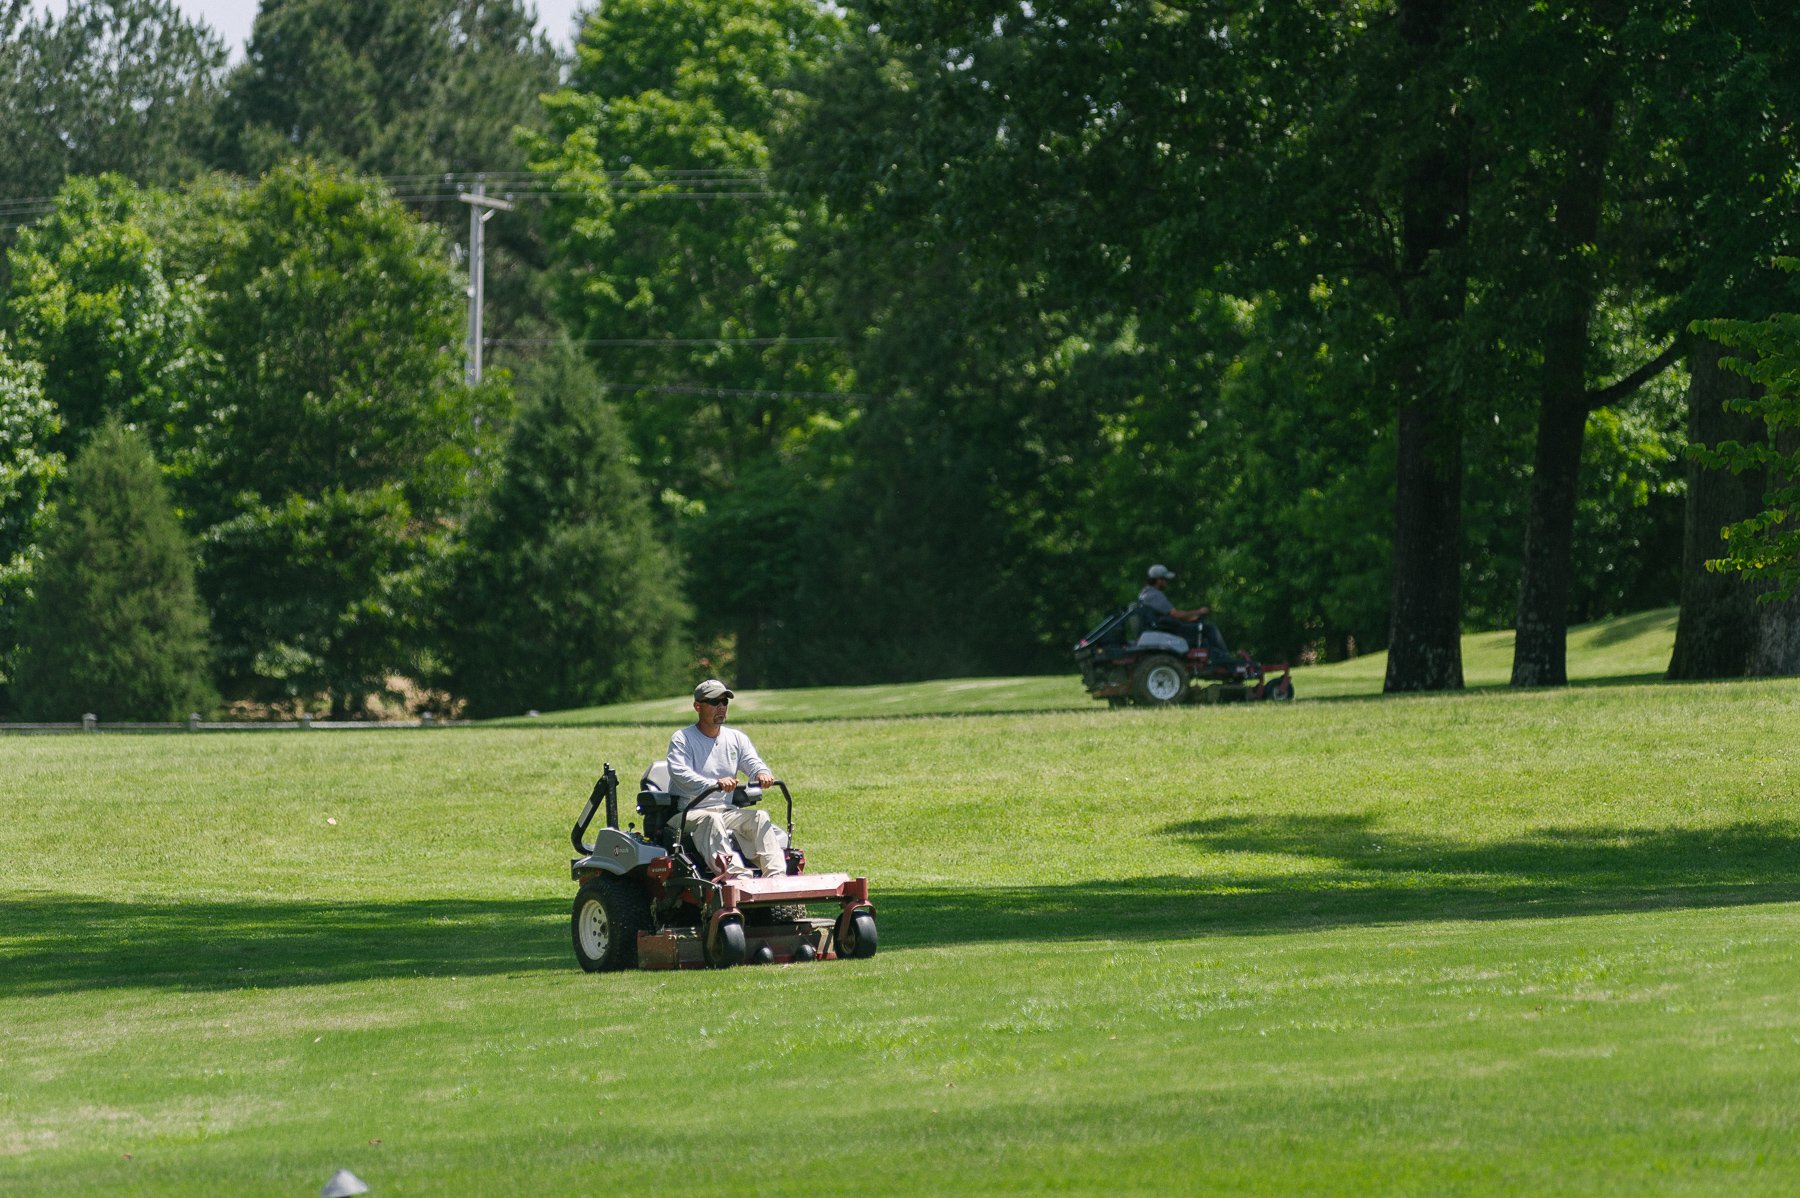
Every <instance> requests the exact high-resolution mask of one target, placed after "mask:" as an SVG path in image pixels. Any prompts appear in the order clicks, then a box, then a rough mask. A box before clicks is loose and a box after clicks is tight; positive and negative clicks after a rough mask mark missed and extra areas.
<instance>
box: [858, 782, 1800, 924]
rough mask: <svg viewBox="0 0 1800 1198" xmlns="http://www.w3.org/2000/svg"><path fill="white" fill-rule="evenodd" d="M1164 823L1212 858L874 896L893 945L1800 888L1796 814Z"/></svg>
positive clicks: (1497, 915) (1553, 912)
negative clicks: (1437, 831)
mask: <svg viewBox="0 0 1800 1198" xmlns="http://www.w3.org/2000/svg"><path fill="white" fill-rule="evenodd" d="M1166 832H1167V833H1168V835H1169V837H1170V841H1171V852H1170V855H1169V864H1170V865H1176V864H1178V863H1182V862H1186V861H1190V860H1192V858H1191V856H1190V854H1189V853H1188V852H1186V851H1184V850H1186V849H1190V848H1199V849H1202V850H1204V851H1206V852H1207V853H1208V854H1209V857H1210V860H1209V862H1208V865H1209V866H1210V868H1207V869H1206V870H1205V872H1198V871H1196V872H1193V873H1186V874H1183V873H1176V872H1168V873H1163V874H1160V875H1158V876H1153V877H1132V878H1122V879H1119V880H1118V881H1109V882H1076V883H1065V884H1046V885H1038V886H1010V887H991V888H990V887H982V888H969V889H947V888H916V889H900V890H897V891H895V892H891V893H884V894H876V895H875V896H874V897H875V899H876V902H877V904H878V905H879V907H880V911H881V917H882V924H883V927H882V936H883V943H884V944H887V945H892V946H894V947H903V946H906V945H923V944H931V943H946V942H991V941H1004V940H1042V939H1051V938H1054V939H1104V938H1113V937H1119V938H1148V939H1157V938H1184V937H1190V936H1195V935H1220V934H1226V935H1232V934H1238V935H1255V934H1269V933H1280V932H1292V931H1305V930H1313V929H1326V928H1336V927H1351V926H1361V925H1377V924H1389V923H1405V922H1415V921H1426V920H1504V919H1528V918H1550V917H1557V916H1571V915H1593V914H1606V913H1613V912H1624V911H1643V910H1653V909H1658V908H1703V907H1722V906H1737V905H1744V904H1750V903H1780V902H1795V901H1800V829H1796V828H1795V827H1794V826H1792V825H1789V824H1784V823H1743V824H1734V825H1731V826H1729V827H1722V828H1711V829H1659V828H1625V827H1613V828H1558V829H1545V830H1543V831H1540V832H1536V833H1533V834H1531V835H1529V836H1525V837H1520V838H1517V839H1512V840H1501V841H1493V842H1489V843H1485V844H1473V845H1472V844H1470V843H1468V842H1467V841H1464V840H1448V839H1437V838H1433V837H1431V836H1428V835H1421V834H1418V833H1396V832H1392V831H1384V830H1382V829H1379V828H1378V827H1376V825H1375V823H1374V820H1373V818H1372V817H1365V816H1356V815H1325V816H1294V817H1273V818H1263V817H1228V818H1220V819H1207V820H1193V821H1188V822H1183V823H1178V824H1174V825H1171V826H1169V827H1168V828H1167V829H1166ZM1234 854H1242V855H1243V856H1242V857H1241V858H1240V860H1241V861H1242V862H1243V867H1242V868H1234V867H1233V855H1234ZM1272 855H1273V856H1283V857H1289V858H1297V859H1298V861H1296V862H1294V863H1293V864H1294V866H1296V867H1297V868H1291V869H1283V870H1281V871H1280V872H1271V871H1270V869H1269V868H1268V865H1267V863H1266V858H1267V857H1269V856H1272ZM1259 858H1260V859H1263V860H1259Z"/></svg>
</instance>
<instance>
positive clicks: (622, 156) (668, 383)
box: [532, 0, 859, 660]
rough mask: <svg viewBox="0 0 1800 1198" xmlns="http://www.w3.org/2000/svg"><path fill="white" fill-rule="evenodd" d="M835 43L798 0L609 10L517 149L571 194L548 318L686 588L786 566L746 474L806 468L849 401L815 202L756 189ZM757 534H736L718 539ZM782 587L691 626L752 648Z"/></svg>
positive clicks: (838, 33) (708, 611)
mask: <svg viewBox="0 0 1800 1198" xmlns="http://www.w3.org/2000/svg"><path fill="white" fill-rule="evenodd" d="M842 36H843V27H842V23H841V21H840V20H839V19H838V18H837V17H836V16H835V15H833V14H832V13H831V12H830V11H829V10H828V9H826V8H825V7H824V6H821V5H818V4H815V3H812V2H811V0H674V2H672V3H671V2H668V0H621V2H619V3H608V4H606V5H605V6H603V7H601V8H599V9H598V10H596V11H595V12H594V13H593V14H592V15H591V16H590V17H589V19H588V21H587V23H586V25H585V26H584V28H583V31H582V35H581V40H580V42H579V44H578V45H577V47H576V55H577V61H576V65H575V68H574V70H573V72H572V75H571V78H570V81H569V86H568V87H566V88H564V89H562V90H561V91H559V92H557V93H556V94H554V95H553V96H551V97H549V98H548V100H547V102H546V110H547V119H548V121H549V129H548V131H547V132H546V133H545V134H544V135H543V136H542V138H540V139H539V140H537V141H536V142H535V143H534V144H533V147H532V162H533V166H534V168H535V169H536V170H537V171H538V172H539V173H540V175H541V176H542V177H543V178H544V179H545V180H546V181H548V182H550V183H553V184H554V186H555V187H556V188H557V189H558V190H559V191H561V192H562V193H563V196H564V198H563V200H562V201H561V202H559V203H557V204H556V205H554V206H553V207H552V208H551V209H550V210H549V212H548V214H547V222H548V238H549V241H550V244H551V246H552V247H553V250H554V253H553V255H552V260H553V261H554V263H555V266H554V273H553V284H554V287H555V289H556V294H557V302H558V310H559V312H560V313H561V315H562V317H563V320H564V323H565V324H566V326H567V328H568V329H569V331H570V333H571V335H572V336H573V337H575V338H576V339H577V340H578V341H581V342H583V343H584V344H585V346H586V348H587V350H588V351H589V353H590V354H591V355H592V357H593V359H594V361H595V364H596V367H597V370H598V372H599V374H600V377H601V380H602V382H603V383H604V384H606V386H607V387H608V388H609V389H610V393H611V394H612V395H613V397H614V400H615V402H616V403H617V404H618V407H619V411H620V414H621V415H622V416H623V417H624V419H625V422H626V425H627V427H628V428H629V429H630V431H631V434H632V438H633V441H634V443H635V444H636V446H637V448H638V453H639V455H640V457H641V460H642V466H641V468H642V470H643V472H644V475H645V476H646V478H647V479H649V480H650V482H651V484H652V487H653V490H654V491H655V493H656V494H657V495H658V497H659V499H660V501H661V509H660V510H661V514H662V518H663V519H665V520H667V521H668V522H669V523H670V525H671V526H672V528H673V533H674V536H675V537H676V539H677V543H678V545H679V546H680V547H681V549H682V550H683V552H684V556H685V557H687V558H688V560H690V561H691V562H695V563H697V564H698V565H699V567H700V568H699V570H697V571H696V576H698V575H699V574H700V573H702V572H704V573H706V574H708V575H710V574H711V573H712V572H713V571H715V570H718V569H722V568H724V567H725V566H726V565H727V564H728V563H729V564H731V565H734V566H741V565H742V564H743V563H744V562H746V561H757V562H776V561H787V560H791V559H793V557H794V556H795V550H794V547H793V546H792V545H791V544H787V545H784V544H777V543H775V540H776V538H777V536H778V534H779V533H781V532H782V531H783V530H791V529H792V528H793V527H794V526H795V525H794V523H793V522H792V521H791V520H788V519H785V518H782V517H778V518H776V519H775V520H773V522H770V521H768V520H765V519H763V518H762V517H765V516H770V515H772V514H773V513H770V512H769V511H768V510H767V507H768V505H767V503H766V502H765V500H766V499H767V498H768V495H767V493H766V492H763V491H760V487H761V483H760V482H759V483H758V489H756V490H753V488H752V487H751V485H750V483H749V480H750V479H751V478H756V479H758V480H762V479H765V478H767V477H768V473H767V468H768V467H769V466H770V464H771V463H773V462H775V461H778V460H779V461H783V462H787V463H800V462H807V463H815V462H818V461H819V460H820V459H819V458H818V457H817V456H816V455H813V454H811V453H810V452H808V450H807V449H806V443H807V442H809V441H810V440H812V439H813V438H815V437H819V436H830V435H832V434H833V432H834V430H836V429H837V428H838V427H840V426H841V425H842V423H843V422H844V421H845V420H847V419H849V418H850V417H851V416H852V415H853V413H854V410H855V409H856V407H857V406H858V403H859V401H858V400H856V399H854V398H853V397H852V395H851V394H849V393H850V392H852V391H853V390H854V387H853V385H852V383H853V380H852V379H851V378H850V376H849V373H848V371H847V370H846V368H845V365H844V361H843V357H842V355H841V353H839V352H838V351H837V349H836V348H835V347H834V346H830V345H822V344H818V343H816V342H817V339H818V338H819V337H820V336H821V335H822V334H826V333H829V332H834V331H835V329H828V328H827V327H826V324H827V318H826V314H825V312H824V311H823V309H822V306H821V302H820V297H819V296H818V294H817V293H816V290H815V289H814V287H813V285H812V280H813V278H814V272H813V262H812V261H811V259H810V258H809V256H808V254H807V250H808V248H809V247H811V246H812V245H813V244H815V243H814V241H813V232H814V231H815V230H816V228H817V226H818V224H819V222H820V221H821V220H822V219H823V214H822V211H821V209H820V207H819V206H818V204H817V203H816V201H812V200H810V199H806V198H794V197H789V196H785V195H782V194H780V192H779V191H777V190H776V189H774V188H772V187H771V186H770V185H769V181H768V180H769V176H768V171H769V169H770V165H771V153H772V149H771V147H772V144H773V142H774V140H775V139H776V138H777V137H778V136H779V135H780V134H781V132H782V131H783V130H784V129H786V128H787V127H788V126H789V125H790V124H791V123H792V121H793V119H794V109H795V106H796V104H797V101H798V94H799V92H798V89H800V88H802V87H804V86H805V81H806V80H807V79H808V78H809V77H811V75H812V74H813V73H815V72H816V71H817V70H818V69H819V67H820V65H821V64H822V63H823V62H825V61H826V60H827V59H828V57H829V55H830V54H831V53H832V52H833V49H834V47H835V45H836V43H837V41H838V39H840V38H841V37H842ZM820 481H821V483H822V480H820ZM740 505H742V506H740ZM752 512H754V513H756V516H757V518H756V519H754V520H752V519H750V516H751V513H752ZM750 525H753V526H754V527H755V529H756V540H754V541H752V542H749V543H746V542H744V541H742V540H738V541H736V543H735V544H733V545H731V546H729V547H727V546H726V544H725V541H726V538H724V537H722V536H721V535H719V534H720V532H721V530H723V529H725V528H728V527H729V528H736V529H743V528H745V527H746V526H750ZM725 553H728V554H729V556H728V557H726V556H720V555H721V554H725ZM793 585H794V584H793V580H792V579H791V577H790V578H784V579H781V580H780V581H779V582H774V581H773V580H771V581H770V583H769V584H767V585H763V586H759V587H756V588H736V589H734V590H733V591H732V592H730V593H728V594H725V595H722V596H719V597H718V598H719V600H720V601H719V602H718V603H715V604H709V605H706V606H705V607H704V608H702V609H701V611H700V613H699V617H698V618H699V621H700V623H699V627H698V632H699V633H700V634H701V636H702V637H703V638H704V639H710V638H712V637H714V636H717V635H724V636H727V637H732V636H735V637H738V638H740V639H744V638H747V639H749V640H754V638H756V637H757V636H758V635H759V632H758V630H759V629H761V628H763V627H765V626H766V624H767V622H768V621H767V611H766V609H764V608H763V607H762V606H760V605H762V604H768V603H775V604H779V603H781V602H783V601H784V600H785V598H786V597H787V595H788V594H789V593H790V592H791V591H792V589H793ZM771 587H773V588H774V589H771ZM758 659H760V660H767V655H761V654H758V653H757V652H756V651H755V650H754V649H753V648H752V649H750V650H749V655H748V657H747V658H746V660H758Z"/></svg>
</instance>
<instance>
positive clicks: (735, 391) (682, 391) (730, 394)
mask: <svg viewBox="0 0 1800 1198" xmlns="http://www.w3.org/2000/svg"><path fill="white" fill-rule="evenodd" d="M600 385H601V386H602V387H604V388H605V389H606V390H608V391H649V392H653V393H656V394H659V395H717V396H723V397H725V398H729V399H859V400H865V401H866V400H871V399H874V398H875V396H873V395H864V394H862V393H861V392H857V391H764V390H760V389H756V388H747V387H704V386H701V385H699V384H697V383H601V384H600Z"/></svg>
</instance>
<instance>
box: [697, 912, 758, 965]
mask: <svg viewBox="0 0 1800 1198" xmlns="http://www.w3.org/2000/svg"><path fill="white" fill-rule="evenodd" d="M748 955H749V953H748V948H747V946H746V944H745V942H744V925H743V924H741V923H739V922H738V921H737V920H735V919H727V920H724V921H723V922H721V923H720V924H719V927H718V930H717V931H715V932H714V933H713V934H712V935H711V936H708V937H707V938H706V963H707V964H708V965H710V966H712V967H713V968H714V969H730V968H731V967H732V966H733V965H742V964H743V963H744V958H745V957H746V956H748Z"/></svg>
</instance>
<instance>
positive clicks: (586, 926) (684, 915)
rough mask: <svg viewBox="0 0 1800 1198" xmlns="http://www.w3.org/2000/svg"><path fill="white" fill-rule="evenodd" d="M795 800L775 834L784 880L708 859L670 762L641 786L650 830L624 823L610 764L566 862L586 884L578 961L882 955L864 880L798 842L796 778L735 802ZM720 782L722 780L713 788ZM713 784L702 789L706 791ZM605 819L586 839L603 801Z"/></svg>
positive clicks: (644, 965) (641, 963)
mask: <svg viewBox="0 0 1800 1198" xmlns="http://www.w3.org/2000/svg"><path fill="white" fill-rule="evenodd" d="M773 788H779V789H780V790H781V793H782V796H783V797H784V798H786V799H787V827H786V829H785V831H784V830H783V829H782V828H780V827H779V826H778V827H777V829H776V834H777V836H778V837H781V838H782V848H783V850H784V855H785V857H786V859H787V873H786V874H785V875H784V876H778V877H764V876H762V875H761V874H755V873H753V874H750V875H745V874H742V873H734V869H733V867H734V866H735V867H737V868H739V869H741V868H742V867H743V863H742V861H741V860H740V861H735V862H733V861H725V860H717V861H711V862H705V861H702V860H701V857H700V852H699V850H698V849H696V848H695V847H694V843H693V841H692V840H691V839H689V838H688V837H687V835H686V833H685V824H686V813H685V812H681V813H676V811H675V805H676V798H675V795H674V794H673V792H672V790H671V788H670V786H669V763H668V762H666V761H657V762H653V763H652V764H651V766H650V768H649V769H647V770H646V771H644V778H643V781H642V782H641V783H640V784H639V789H638V801H637V810H638V814H639V815H641V816H643V817H644V830H643V832H642V833H639V832H636V831H633V830H629V829H622V828H620V827H619V776H618V775H617V774H616V773H614V772H613V768H612V766H611V765H610V764H609V765H605V766H603V767H602V769H601V773H600V780H599V781H598V782H596V783H594V793H593V794H591V795H589V796H588V801H587V808H586V809H585V810H584V811H582V813H581V818H580V819H578V820H576V821H575V827H574V829H573V830H572V831H571V832H570V833H569V840H570V841H571V843H573V844H574V846H575V851H576V852H577V853H580V854H581V856H579V857H576V858H575V859H574V860H573V861H571V862H570V863H569V874H570V876H571V877H572V878H574V880H575V881H576V882H577V883H578V884H579V885H580V889H579V890H577V891H576V893H575V909H574V910H573V911H572V912H571V913H570V916H569V933H570V936H571V938H572V939H573V940H574V942H575V959H576V960H578V961H580V962H581V967H582V968H583V969H585V970H587V971H588V972H589V973H594V972H598V971H602V970H613V969H629V968H631V967H632V966H633V965H635V966H637V967H638V968H639V969H702V968H712V969H729V968H730V967H731V966H733V965H743V964H746V963H747V964H751V965H766V964H770V963H773V962H787V961H821V960H823V961H830V960H834V959H837V958H841V957H857V958H861V957H872V956H874V955H875V944H876V940H875V908H874V906H873V904H871V903H870V902H869V883H868V880H867V879H866V878H852V877H851V876H850V875H849V874H809V873H807V872H806V854H805V853H803V852H801V851H800V850H799V849H796V848H794V847H793V833H794V796H793V795H792V794H790V793H789V791H788V788H787V783H785V782H781V781H776V782H772V783H770V784H769V787H767V788H765V787H759V786H754V785H752V786H741V787H739V788H738V789H737V790H736V791H734V792H733V793H732V803H733V804H734V805H736V806H739V807H749V806H751V805H753V804H755V803H757V802H759V801H760V800H761V799H762V797H763V795H764V794H765V793H766V792H767V790H768V789H773ZM714 789H717V788H714ZM710 793H711V791H710V790H709V791H704V792H702V793H701V794H700V795H697V796H695V797H696V800H698V799H700V798H704V797H705V796H706V795H707V794H710ZM602 806H604V807H605V809H606V826H605V827H604V828H600V829H598V830H597V831H596V832H595V833H594V843H593V844H591V845H589V844H583V843H582V837H584V836H586V835H587V830H588V825H589V824H591V823H592V822H593V819H594V815H595V813H596V812H597V811H599V810H600V808H601V807H602ZM808 903H820V904H825V903H835V904H837V906H838V913H837V915H836V917H835V918H832V919H815V918H809V917H808V915H807V912H806V904H808Z"/></svg>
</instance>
